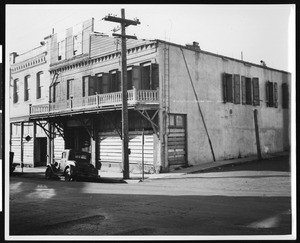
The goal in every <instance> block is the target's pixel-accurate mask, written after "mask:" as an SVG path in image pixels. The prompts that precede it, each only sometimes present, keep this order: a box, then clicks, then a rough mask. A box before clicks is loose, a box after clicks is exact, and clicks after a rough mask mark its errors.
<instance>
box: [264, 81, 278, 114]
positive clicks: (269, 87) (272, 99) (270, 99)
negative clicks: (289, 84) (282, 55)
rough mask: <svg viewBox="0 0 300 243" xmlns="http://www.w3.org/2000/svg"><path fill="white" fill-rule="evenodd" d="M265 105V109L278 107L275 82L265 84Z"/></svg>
mask: <svg viewBox="0 0 300 243" xmlns="http://www.w3.org/2000/svg"><path fill="white" fill-rule="evenodd" d="M266 104H267V107H275V108H277V107H278V88H277V83H276V82H270V81H267V82H266Z"/></svg>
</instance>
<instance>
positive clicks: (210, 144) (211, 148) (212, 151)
mask: <svg viewBox="0 0 300 243" xmlns="http://www.w3.org/2000/svg"><path fill="white" fill-rule="evenodd" d="M180 50H181V52H182V56H183V59H184V63H185V66H186V70H187V72H188V75H189V78H190V81H191V85H192V88H193V91H194V95H195V98H196V100H197V105H198V109H199V112H200V115H201V118H202V122H203V125H204V128H205V132H206V135H207V138H208V142H209V146H210V150H211V153H212V156H213V159H214V161H216V158H215V154H214V150H213V147H212V143H211V140H210V137H209V134H208V130H207V127H206V124H205V120H204V116H203V113H202V110H201V107H200V103H199V99H198V96H197V93H196V90H195V86H194V83H193V80H192V77H191V74H190V71H189V68H188V65H187V62H186V59H185V56H184V52H183V50H182V48H181V47H180Z"/></svg>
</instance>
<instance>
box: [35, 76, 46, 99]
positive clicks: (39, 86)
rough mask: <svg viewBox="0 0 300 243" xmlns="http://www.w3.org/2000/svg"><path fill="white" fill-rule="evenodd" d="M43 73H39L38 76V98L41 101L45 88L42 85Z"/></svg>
mask: <svg viewBox="0 0 300 243" xmlns="http://www.w3.org/2000/svg"><path fill="white" fill-rule="evenodd" d="M43 75H44V73H43V72H38V73H37V74H36V98H37V99H40V98H41V97H42V88H43V84H42V80H43Z"/></svg>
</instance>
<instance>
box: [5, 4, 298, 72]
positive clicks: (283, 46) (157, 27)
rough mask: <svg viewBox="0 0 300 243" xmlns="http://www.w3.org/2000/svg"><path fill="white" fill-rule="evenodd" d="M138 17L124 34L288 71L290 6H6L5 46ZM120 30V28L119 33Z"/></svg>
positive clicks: (27, 45) (105, 28)
mask: <svg viewBox="0 0 300 243" xmlns="http://www.w3.org/2000/svg"><path fill="white" fill-rule="evenodd" d="M121 8H125V17H126V18H128V19H134V18H138V19H139V20H140V22H141V24H140V25H137V26H129V27H127V30H126V31H127V34H129V35H136V36H137V37H138V38H141V39H161V40H166V41H170V42H173V43H176V44H181V45H185V44H191V43H192V42H193V41H197V42H199V45H200V47H201V49H202V50H205V51H208V52H213V53H216V54H221V55H225V56H229V57H233V58H237V59H240V58H241V52H243V59H244V60H245V61H249V62H253V63H257V64H259V63H260V60H264V61H265V62H266V64H267V65H268V66H270V67H273V68H276V69H281V70H286V71H291V70H290V69H291V66H290V65H291V63H292V62H293V61H292V60H293V59H294V58H295V57H294V51H295V49H294V45H295V33H294V30H295V25H294V22H295V7H294V5H283V4H281V5H201V4H196V5H175V4H172V5H154V4H153V5H148V4H147V5H145V4H143V5H134V4H127V5H117V4H114V5H102V4H99V5H56V4H52V5H42V4H40V5H31V4H26V5H6V51H7V53H10V52H13V51H15V52H17V53H19V54H21V53H24V52H26V51H28V50H30V49H33V48H35V47H37V46H39V44H40V41H42V40H43V39H44V37H45V36H47V35H49V34H51V32H52V28H54V31H55V32H56V33H60V34H64V33H65V29H66V28H69V27H71V26H76V25H78V24H81V23H82V21H84V20H87V19H89V18H92V17H93V18H94V19H95V30H96V31H99V32H103V33H106V34H108V35H110V36H111V34H112V33H113V32H112V29H113V28H114V27H117V26H118V25H119V24H117V23H112V22H108V21H104V20H102V18H103V17H105V16H106V15H108V14H113V15H117V16H119V17H120V15H121ZM117 33H119V32H117Z"/></svg>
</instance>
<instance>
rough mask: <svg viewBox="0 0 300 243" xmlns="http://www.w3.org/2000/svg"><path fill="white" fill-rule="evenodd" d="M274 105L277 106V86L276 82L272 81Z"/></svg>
mask: <svg viewBox="0 0 300 243" xmlns="http://www.w3.org/2000/svg"><path fill="white" fill-rule="evenodd" d="M274 107H275V108H277V107H278V86H277V83H276V82H274Z"/></svg>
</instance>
